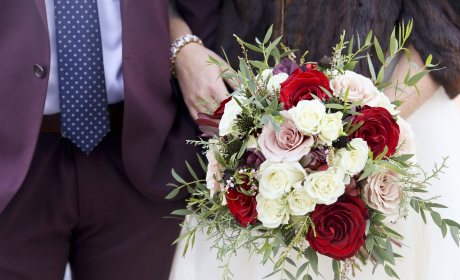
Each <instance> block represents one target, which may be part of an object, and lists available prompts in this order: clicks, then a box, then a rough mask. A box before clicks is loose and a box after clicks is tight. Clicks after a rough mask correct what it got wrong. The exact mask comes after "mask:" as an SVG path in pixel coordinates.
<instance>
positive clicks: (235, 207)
mask: <svg viewBox="0 0 460 280" xmlns="http://www.w3.org/2000/svg"><path fill="white" fill-rule="evenodd" d="M243 181H244V183H243V184H241V185H238V186H236V187H234V188H229V189H228V191H227V203H228V209H229V210H230V213H231V214H232V215H233V217H235V220H236V221H237V222H238V223H239V224H240V225H241V226H242V227H247V226H248V225H253V224H255V223H256V222H257V218H256V217H257V215H258V213H257V210H256V206H257V201H256V195H257V191H255V192H254V196H250V195H246V194H244V193H243V192H241V191H239V190H240V189H244V190H246V191H250V190H251V186H249V185H248V184H247V179H244V180H243Z"/></svg>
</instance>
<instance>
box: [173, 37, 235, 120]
mask: <svg viewBox="0 0 460 280" xmlns="http://www.w3.org/2000/svg"><path fill="white" fill-rule="evenodd" d="M208 55H211V56H212V57H214V58H216V59H217V60H219V61H221V62H224V61H223V60H222V59H221V58H220V57H219V56H218V55H217V54H216V53H215V52H213V51H211V50H209V49H207V48H205V47H203V46H201V45H199V44H196V43H189V44H187V45H185V46H184V47H182V49H181V50H180V52H179V53H178V54H177V57H176V65H175V69H176V74H177V79H178V80H179V85H180V88H181V90H182V95H183V97H184V100H185V104H186V105H187V107H188V110H189V112H190V115H192V117H193V119H196V118H197V114H198V113H199V112H204V111H205V110H208V111H210V110H213V109H214V108H215V107H216V106H218V105H219V104H220V101H222V100H224V99H225V98H226V95H227V94H228V91H227V88H226V87H225V83H224V80H223V79H221V78H219V79H218V76H219V74H220V73H221V72H222V71H223V70H225V69H226V68H228V65H227V64H226V63H225V62H224V63H225V64H224V65H223V66H222V67H219V66H217V65H209V66H206V64H207V63H206V61H209V57H208ZM227 83H228V82H227Z"/></svg>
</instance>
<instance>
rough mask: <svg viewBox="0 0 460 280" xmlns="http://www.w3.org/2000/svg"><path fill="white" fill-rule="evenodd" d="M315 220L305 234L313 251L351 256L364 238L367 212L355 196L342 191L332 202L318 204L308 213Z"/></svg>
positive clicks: (334, 257)
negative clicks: (310, 213) (312, 226)
mask: <svg viewBox="0 0 460 280" xmlns="http://www.w3.org/2000/svg"><path fill="white" fill-rule="evenodd" d="M311 217H312V219H313V223H314V224H315V230H316V237H315V236H314V232H313V229H310V230H309V232H308V234H307V240H308V242H309V243H310V246H311V247H312V249H313V250H315V251H316V252H318V253H320V254H322V255H325V256H328V257H331V258H333V259H335V260H345V259H347V258H351V257H353V256H354V255H356V253H357V252H358V251H359V248H361V246H363V244H364V242H365V240H366V235H365V231H366V220H368V219H369V218H370V217H369V212H368V210H367V208H365V205H364V202H363V201H362V200H361V199H359V198H358V197H354V196H349V195H344V196H343V197H342V198H340V199H339V200H338V201H337V202H336V203H334V204H331V205H325V204H321V205H317V206H316V209H315V211H313V213H312V215H311Z"/></svg>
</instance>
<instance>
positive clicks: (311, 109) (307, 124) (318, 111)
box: [289, 99, 326, 135]
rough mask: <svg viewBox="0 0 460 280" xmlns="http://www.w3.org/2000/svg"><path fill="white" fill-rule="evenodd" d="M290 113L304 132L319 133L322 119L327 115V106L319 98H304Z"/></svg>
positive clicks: (298, 127) (299, 128)
mask: <svg viewBox="0 0 460 280" xmlns="http://www.w3.org/2000/svg"><path fill="white" fill-rule="evenodd" d="M289 113H290V114H291V116H292V119H293V120H294V123H295V125H296V126H297V129H298V130H299V131H300V132H302V133H303V134H307V135H308V134H318V133H319V132H320V131H321V120H322V119H323V117H324V116H325V115H326V107H325V106H324V104H323V103H321V102H320V101H318V100H316V99H315V100H302V101H300V102H299V103H297V106H296V107H294V108H292V109H290V110H289Z"/></svg>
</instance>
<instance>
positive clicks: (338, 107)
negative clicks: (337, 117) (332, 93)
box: [325, 103, 343, 110]
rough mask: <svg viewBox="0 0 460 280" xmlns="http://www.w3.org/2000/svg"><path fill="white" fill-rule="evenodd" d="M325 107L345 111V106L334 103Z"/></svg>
mask: <svg viewBox="0 0 460 280" xmlns="http://www.w3.org/2000/svg"><path fill="white" fill-rule="evenodd" d="M325 107H326V108H332V109H339V110H342V109H343V105H340V104H333V103H330V104H326V105H325Z"/></svg>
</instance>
